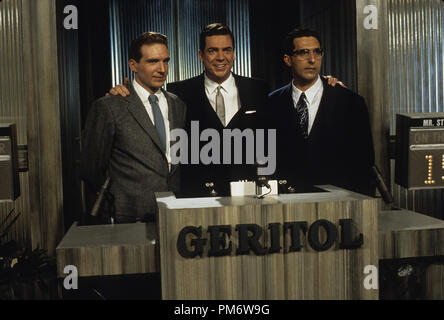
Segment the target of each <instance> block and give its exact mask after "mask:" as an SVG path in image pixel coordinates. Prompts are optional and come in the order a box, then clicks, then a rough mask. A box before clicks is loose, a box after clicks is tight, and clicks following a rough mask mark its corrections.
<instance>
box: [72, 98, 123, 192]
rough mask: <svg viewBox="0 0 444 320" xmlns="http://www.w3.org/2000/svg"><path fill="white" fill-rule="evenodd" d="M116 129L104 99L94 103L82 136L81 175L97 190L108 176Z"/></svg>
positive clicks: (93, 189)
mask: <svg viewBox="0 0 444 320" xmlns="http://www.w3.org/2000/svg"><path fill="white" fill-rule="evenodd" d="M114 131H115V122H114V117H113V115H112V113H111V110H110V109H109V107H108V106H107V105H106V104H105V103H104V101H103V99H100V100H97V101H96V102H94V104H93V105H92V107H91V109H90V111H89V113H88V117H87V120H86V124H85V129H84V132H83V136H82V153H81V158H80V175H81V178H82V179H83V180H85V182H86V183H87V184H88V186H89V187H90V188H92V191H95V192H97V191H98V190H99V189H100V188H101V186H102V184H103V183H104V182H105V180H106V177H107V168H108V163H109V158H110V155H111V150H112V145H113V139H114Z"/></svg>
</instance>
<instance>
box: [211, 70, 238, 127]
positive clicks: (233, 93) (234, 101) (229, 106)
mask: <svg viewBox="0 0 444 320" xmlns="http://www.w3.org/2000/svg"><path fill="white" fill-rule="evenodd" d="M218 86H221V90H220V92H221V93H222V97H224V104H225V125H227V124H228V123H230V121H231V119H232V118H233V117H234V115H235V114H236V113H237V111H238V110H239V109H240V100H239V92H238V90H237V87H236V82H235V81H234V77H233V74H231V73H230V76H229V77H228V79H227V80H225V81H224V82H222V83H221V84H219V83H217V82H214V81H213V80H210V79H209V78H208V77H207V75H206V74H205V92H206V94H207V97H208V100H209V101H210V104H211V106H212V107H213V109H214V111H216V94H217V87H218Z"/></svg>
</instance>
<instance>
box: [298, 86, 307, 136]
mask: <svg viewBox="0 0 444 320" xmlns="http://www.w3.org/2000/svg"><path fill="white" fill-rule="evenodd" d="M296 112H297V114H298V119H299V128H300V129H301V134H302V136H303V137H304V138H305V139H307V137H308V107H307V103H306V102H305V93H303V92H302V94H301V96H300V98H299V101H298V103H297V104H296Z"/></svg>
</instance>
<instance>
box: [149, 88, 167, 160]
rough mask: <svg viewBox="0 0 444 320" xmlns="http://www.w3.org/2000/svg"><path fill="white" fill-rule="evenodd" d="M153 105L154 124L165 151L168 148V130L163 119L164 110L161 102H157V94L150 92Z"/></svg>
mask: <svg viewBox="0 0 444 320" xmlns="http://www.w3.org/2000/svg"><path fill="white" fill-rule="evenodd" d="M148 100H149V101H150V104H151V107H152V108H153V115H154V126H155V127H156V130H157V133H158V134H159V138H160V142H161V143H162V147H163V151H165V150H166V132H165V122H164V120H163V116H162V112H161V111H160V107H159V104H158V103H157V101H158V99H157V96H156V95H154V94H150V96H149V97H148Z"/></svg>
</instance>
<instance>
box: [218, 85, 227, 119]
mask: <svg viewBox="0 0 444 320" xmlns="http://www.w3.org/2000/svg"><path fill="white" fill-rule="evenodd" d="M221 88H222V87H221V86H218V87H217V93H216V113H217V116H218V117H219V119H220V122H222V124H223V126H224V127H225V102H224V97H223V96H222V93H221V92H220V89H221Z"/></svg>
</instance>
